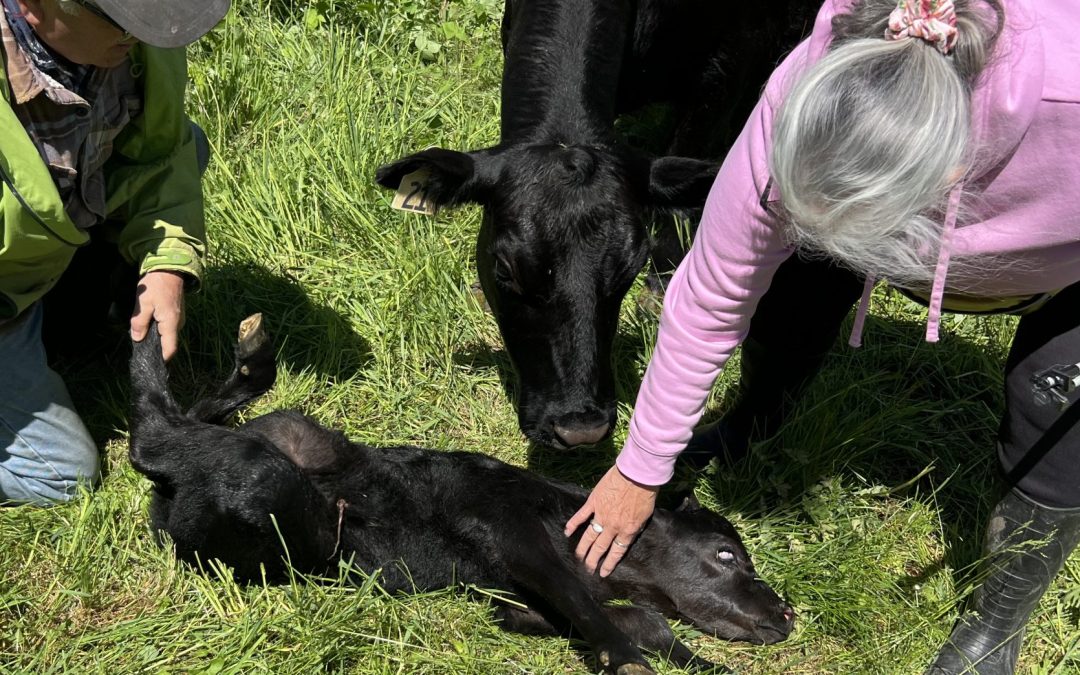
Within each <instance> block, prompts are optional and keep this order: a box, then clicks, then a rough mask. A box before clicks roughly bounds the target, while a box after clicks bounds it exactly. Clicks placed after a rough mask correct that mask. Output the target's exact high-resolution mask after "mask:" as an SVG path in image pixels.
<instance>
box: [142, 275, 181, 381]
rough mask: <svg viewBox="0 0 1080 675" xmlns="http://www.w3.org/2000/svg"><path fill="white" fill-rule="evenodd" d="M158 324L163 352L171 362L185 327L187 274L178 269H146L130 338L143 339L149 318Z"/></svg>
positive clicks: (148, 328)
mask: <svg viewBox="0 0 1080 675" xmlns="http://www.w3.org/2000/svg"><path fill="white" fill-rule="evenodd" d="M151 319H154V320H155V321H157V324H158V332H159V333H160V334H161V354H162V356H164V357H165V360H166V361H168V360H169V359H171V358H172V357H173V355H174V354H176V345H177V335H178V334H179V332H180V329H181V328H182V327H183V326H184V277H183V276H182V275H181V274H179V273H177V272H168V271H158V272H147V273H146V275H145V276H144V277H143V278H142V279H140V280H139V284H138V286H137V288H136V291H135V311H134V313H132V315H131V339H132V340H134V341H135V342H142V341H143V338H145V337H146V332H147V331H148V330H150V320H151Z"/></svg>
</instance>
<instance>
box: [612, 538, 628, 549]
mask: <svg viewBox="0 0 1080 675" xmlns="http://www.w3.org/2000/svg"><path fill="white" fill-rule="evenodd" d="M611 543H612V544H615V545H616V546H618V547H619V548H626V547H627V546H629V545H630V544H624V543H622V542H621V541H619V540H618V539H616V540H614V541H612V542H611Z"/></svg>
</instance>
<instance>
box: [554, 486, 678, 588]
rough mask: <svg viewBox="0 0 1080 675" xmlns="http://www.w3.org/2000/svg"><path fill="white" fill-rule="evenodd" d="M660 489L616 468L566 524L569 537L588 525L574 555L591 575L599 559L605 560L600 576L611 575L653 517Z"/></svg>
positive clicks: (566, 533) (565, 532)
mask: <svg viewBox="0 0 1080 675" xmlns="http://www.w3.org/2000/svg"><path fill="white" fill-rule="evenodd" d="M659 489H660V488H659V487H652V486H649V485H641V484H640V483H635V482H634V481H632V480H630V479H629V478H627V477H626V476H624V475H622V473H621V472H620V471H619V468H618V467H617V466H613V467H611V469H609V470H608V472H607V473H606V474H604V477H603V478H601V479H600V482H599V483H597V484H596V487H595V488H593V491H592V493H591V494H590V495H589V498H588V499H587V500H586V501H585V506H582V507H581V510H579V511H578V512H577V513H575V514H574V516H573V517H572V518H570V520H569V521H567V523H566V529H565V531H564V532H563V534H565V535H566V536H567V537H569V536H570V535H571V534H573V533H574V532H575V531H577V529H578V528H579V527H581V526H582V525H584V524H585V523H586V522H588V523H589V527H586V528H585V531H584V532H582V534H581V541H579V542H578V545H577V549H576V550H575V551H574V554H575V555H576V556H577V558H578V560H582V561H584V562H585V567H586V568H587V569H588V570H589V572H590V573H592V572H595V571H596V566H597V564H598V563H599V562H600V558H603V559H604V564H603V565H602V566H601V567H600V576H602V577H606V576H607V575H609V574H611V571H612V570H614V569H615V566H616V565H618V564H619V561H620V560H622V557H623V556H624V555H626V551H627V549H629V548H630V544H631V543H633V541H634V538H635V537H637V535H638V532H640V531H641V528H642V527H644V526H645V521H647V520H648V519H649V516H651V515H652V512H653V509H654V508H655V507H656V493H657V491H658V490H659ZM605 553H606V554H607V556H605V555H604V554H605Z"/></svg>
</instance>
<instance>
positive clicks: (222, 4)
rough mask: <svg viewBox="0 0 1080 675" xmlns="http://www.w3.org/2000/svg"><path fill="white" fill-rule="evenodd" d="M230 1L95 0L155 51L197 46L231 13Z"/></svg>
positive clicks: (110, 15) (121, 24) (113, 18)
mask: <svg viewBox="0 0 1080 675" xmlns="http://www.w3.org/2000/svg"><path fill="white" fill-rule="evenodd" d="M229 1H230V0H175V1H173V0H92V2H93V4H95V5H97V6H98V7H100V8H101V10H102V11H103V12H105V13H106V14H108V15H109V18H111V19H112V20H113V21H115V22H116V23H118V24H120V26H121V27H123V29H124V30H126V31H127V32H129V33H131V34H132V35H133V36H134V37H136V38H137V39H138V40H139V41H140V42H145V43H146V44H148V45H150V46H152V47H183V46H184V45H187V44H191V43H192V42H195V41H196V40H198V39H199V38H201V37H202V36H203V35H206V34H207V33H209V32H210V29H211V28H213V27H214V26H216V25H217V24H218V22H219V21H221V19H222V18H223V17H224V16H225V14H226V13H227V12H228V11H229Z"/></svg>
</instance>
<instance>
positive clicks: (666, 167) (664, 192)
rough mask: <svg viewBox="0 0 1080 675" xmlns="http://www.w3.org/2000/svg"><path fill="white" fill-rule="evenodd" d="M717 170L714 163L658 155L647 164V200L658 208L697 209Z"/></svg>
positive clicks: (703, 199)
mask: <svg viewBox="0 0 1080 675" xmlns="http://www.w3.org/2000/svg"><path fill="white" fill-rule="evenodd" d="M719 170H720V165H719V164H718V163H716V162H709V161H705V160H700V159H690V158H689V157H658V158H656V159H654V160H653V161H652V162H651V163H650V164H649V203H650V204H651V205H652V206H656V207H661V208H680V209H689V208H700V207H701V206H704V205H705V198H706V197H708V196H709V190H710V189H711V188H712V184H713V180H715V179H716V172H717V171H719Z"/></svg>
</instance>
